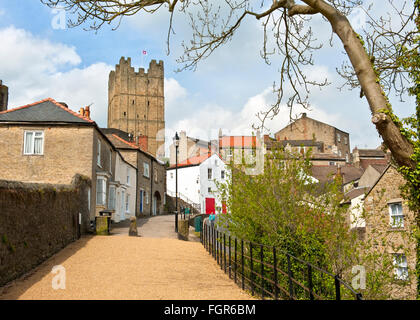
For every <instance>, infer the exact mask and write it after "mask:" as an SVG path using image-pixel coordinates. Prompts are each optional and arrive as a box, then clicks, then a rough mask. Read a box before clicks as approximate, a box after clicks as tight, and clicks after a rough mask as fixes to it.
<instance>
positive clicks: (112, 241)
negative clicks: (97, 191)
mask: <svg viewBox="0 0 420 320" xmlns="http://www.w3.org/2000/svg"><path fill="white" fill-rule="evenodd" d="M139 220H140V221H139V226H140V227H139V228H138V230H139V233H140V235H141V237H128V236H127V234H128V228H127V229H126V225H125V224H120V225H117V226H116V228H114V229H113V231H114V235H112V236H85V237H82V238H81V239H80V240H78V241H76V242H74V243H71V244H70V245H68V246H67V247H66V248H64V249H63V250H61V251H60V252H59V253H58V254H56V255H54V256H53V257H51V258H50V259H48V260H47V261H45V262H44V263H43V264H41V265H40V266H39V267H37V268H36V269H34V270H33V271H32V272H30V273H29V274H27V275H26V276H24V277H22V278H21V279H19V280H16V281H15V282H13V283H11V284H9V285H8V286H5V287H3V288H0V300H1V299H42V300H43V299H112V300H114V299H127V300H131V299H140V300H159V299H163V300H167V299H176V300H194V299H204V300H206V299H215V300H217V299H227V300H230V299H232V300H247V299H252V297H251V296H249V295H248V294H247V293H245V292H244V291H242V290H241V289H240V288H239V287H238V286H237V285H235V283H234V282H233V280H230V279H229V276H228V275H226V274H225V273H224V272H223V271H222V270H221V269H220V267H219V266H218V265H217V264H216V262H215V261H214V259H213V258H211V256H210V255H209V254H208V253H207V252H206V251H205V249H204V248H203V246H202V245H201V243H199V242H196V241H181V240H177V239H176V234H175V233H174V231H173V216H158V217H153V218H148V219H139ZM153 230H157V231H156V232H153ZM125 231H127V232H126V233H125ZM156 236H158V237H156ZM56 265H62V266H63V267H64V268H65V271H66V288H65V289H64V290H63V289H59V290H54V289H53V288H52V281H53V277H54V276H55V275H54V274H52V273H51V270H52V268H53V267H54V266H56Z"/></svg>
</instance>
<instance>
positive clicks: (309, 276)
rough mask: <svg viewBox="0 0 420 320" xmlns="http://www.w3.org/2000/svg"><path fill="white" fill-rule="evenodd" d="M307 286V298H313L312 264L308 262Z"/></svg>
mask: <svg viewBox="0 0 420 320" xmlns="http://www.w3.org/2000/svg"><path fill="white" fill-rule="evenodd" d="M308 287H309V299H310V300H314V295H313V284H312V266H311V265H310V264H308Z"/></svg>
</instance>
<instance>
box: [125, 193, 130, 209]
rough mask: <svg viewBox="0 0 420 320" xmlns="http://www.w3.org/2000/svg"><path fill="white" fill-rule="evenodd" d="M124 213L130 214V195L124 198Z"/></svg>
mask: <svg viewBox="0 0 420 320" xmlns="http://www.w3.org/2000/svg"><path fill="white" fill-rule="evenodd" d="M125 212H127V213H129V212H130V195H129V194H127V195H126V196H125Z"/></svg>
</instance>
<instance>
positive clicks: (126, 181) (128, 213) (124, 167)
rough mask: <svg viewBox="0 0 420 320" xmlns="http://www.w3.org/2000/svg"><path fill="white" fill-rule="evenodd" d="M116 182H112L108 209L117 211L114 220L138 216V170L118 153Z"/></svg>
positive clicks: (118, 220)
mask: <svg viewBox="0 0 420 320" xmlns="http://www.w3.org/2000/svg"><path fill="white" fill-rule="evenodd" d="M115 161H116V162H115V181H114V182H110V186H109V198H108V208H109V209H111V210H115V212H114V214H113V220H114V221H115V222H120V221H123V220H125V219H129V218H130V217H134V216H135V215H136V185H137V172H136V168H135V167H133V166H132V165H131V164H129V163H128V162H126V161H124V159H123V158H122V157H121V155H120V154H119V153H118V152H117V154H116V160H115Z"/></svg>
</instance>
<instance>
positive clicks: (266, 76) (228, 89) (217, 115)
mask: <svg viewBox="0 0 420 320" xmlns="http://www.w3.org/2000/svg"><path fill="white" fill-rule="evenodd" d="M381 2H382V1H381ZM379 9H381V10H383V8H382V7H381V8H379ZM379 9H378V10H379ZM57 17H58V13H57V12H53V10H52V9H50V8H48V7H47V6H45V5H42V4H41V3H40V1H37V0H35V1H34V0H19V1H11V0H0V79H2V80H3V81H4V83H5V84H6V85H8V86H9V88H10V97H9V105H10V107H15V106H19V105H23V104H27V103H31V102H34V101H36V100H40V99H43V98H46V97H52V98H54V99H56V100H58V101H65V102H67V103H68V104H69V105H70V106H71V108H72V109H74V110H78V109H79V108H80V107H82V106H84V105H88V104H91V103H94V104H93V106H92V117H93V119H94V120H95V121H96V122H97V123H98V124H99V125H100V126H106V110H107V81H108V74H109V71H110V70H111V69H112V68H114V66H115V64H116V63H118V61H119V59H120V57H121V56H125V57H128V56H130V57H131V58H132V61H133V64H134V66H136V67H139V66H140V65H141V64H142V55H141V53H142V50H147V52H148V55H147V56H146V58H145V60H144V64H145V65H146V68H147V66H148V63H149V61H150V60H151V59H156V60H164V63H165V96H166V110H165V111H166V119H165V120H166V127H167V128H168V129H169V130H168V131H169V132H168V137H170V136H171V135H172V132H174V131H175V130H186V131H187V134H188V135H190V136H196V137H199V138H203V139H208V138H209V136H211V137H213V138H214V137H215V136H216V135H217V132H218V129H219V128H222V130H223V131H224V132H226V133H228V132H229V131H230V132H233V133H235V132H238V133H243V134H249V133H250V132H251V131H252V129H251V125H252V123H258V121H257V118H256V117H255V114H256V113H257V112H258V111H261V110H265V109H266V107H267V105H268V104H269V103H270V101H272V100H273V98H274V96H273V95H272V93H271V87H272V84H273V81H278V79H279V74H278V73H277V71H276V69H277V67H276V63H277V64H278V63H279V61H280V60H279V57H277V58H275V59H274V60H273V64H272V66H268V65H266V64H265V63H264V61H263V60H262V59H261V58H260V55H259V52H260V50H261V48H262V43H263V34H262V32H261V26H260V25H259V22H258V21H256V20H255V19H253V18H250V19H247V20H246V21H245V22H244V23H243V24H242V25H241V28H240V29H239V30H238V33H237V34H236V35H235V37H234V38H233V40H232V41H231V42H229V43H228V44H227V45H225V46H224V47H222V48H221V49H219V50H218V51H216V52H214V54H213V55H212V56H211V57H210V58H208V59H206V60H204V61H202V62H201V63H200V64H199V65H198V69H197V71H195V72H193V71H183V72H181V73H176V72H174V70H176V69H177V68H179V67H180V65H179V64H177V62H176V59H177V58H178V57H179V56H180V55H181V53H182V48H181V41H182V40H185V41H188V40H189V39H190V36H191V31H190V29H189V27H188V25H187V23H186V21H185V18H184V16H182V15H180V14H176V15H175V17H174V28H175V32H176V35H174V36H173V37H172V39H171V47H170V49H171V53H170V55H166V35H167V28H168V25H169V19H168V18H169V15H168V13H167V11H165V9H164V10H161V11H160V12H159V13H158V14H154V15H147V14H146V15H145V14H140V15H136V16H134V17H130V18H127V19H124V20H123V22H122V24H121V26H120V27H119V28H118V29H117V30H116V31H112V30H111V27H109V26H104V27H103V28H102V29H100V30H99V31H98V32H97V33H95V32H92V31H85V30H83V28H82V27H78V28H71V29H69V28H65V29H57V28H54V27H53V24H54V21H57V20H54V19H57ZM67 17H68V15H67ZM311 24H312V26H313V28H314V30H315V32H317V37H318V38H319V39H320V41H321V42H325V44H324V48H323V49H321V50H320V51H319V52H318V53H317V54H316V56H315V58H316V65H315V66H314V67H312V68H310V69H308V72H310V73H311V74H312V75H314V76H316V77H320V79H322V78H323V77H324V76H328V78H329V80H330V81H331V82H332V84H331V85H330V86H329V87H328V88H324V89H323V90H322V91H319V90H318V89H315V90H313V91H312V94H311V96H310V100H311V103H312V111H306V112H307V114H308V116H310V117H313V118H315V119H318V120H320V121H324V122H327V123H329V124H331V125H334V126H336V127H338V128H340V129H342V130H344V131H347V132H349V133H350V135H351V136H350V141H351V147H352V148H353V147H354V146H356V145H357V146H358V147H369V148H375V147H377V146H378V145H379V143H380V139H379V137H378V134H377V133H376V130H375V128H374V126H373V125H372V124H371V122H370V111H369V109H368V105H367V102H366V100H365V99H360V98H359V91H357V90H355V91H348V90H347V89H345V90H344V91H341V92H340V91H339V90H338V89H337V87H338V86H339V85H341V83H342V80H341V79H340V78H339V77H338V75H337V74H336V72H335V68H336V67H338V66H339V65H340V64H341V62H342V61H343V59H346V57H345V56H344V55H343V54H342V52H343V49H342V46H341V45H340V43H339V42H338V41H334V43H333V47H332V48H331V47H330V46H329V45H328V44H327V43H326V41H327V40H328V39H329V37H330V27H329V25H328V24H326V23H325V22H324V21H323V20H322V19H318V18H316V19H314V20H313V22H312V23H311ZM85 27H88V25H86V26H85ZM391 102H392V103H393V107H394V110H396V111H397V112H398V113H399V114H400V115H404V116H406V115H408V114H410V113H412V112H413V110H414V104H413V103H412V102H411V103H400V102H398V100H397V99H393V98H392V99H391ZM281 110H282V111H281V113H280V114H279V115H278V116H277V117H276V118H275V119H274V120H273V121H271V122H270V123H268V128H269V129H270V133H271V134H274V132H276V131H277V130H279V129H281V128H282V127H283V126H284V125H286V124H287V122H288V121H289V117H288V110H287V109H286V108H283V109H281ZM299 111H302V110H301V109H296V111H295V112H296V113H297V112H299Z"/></svg>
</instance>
